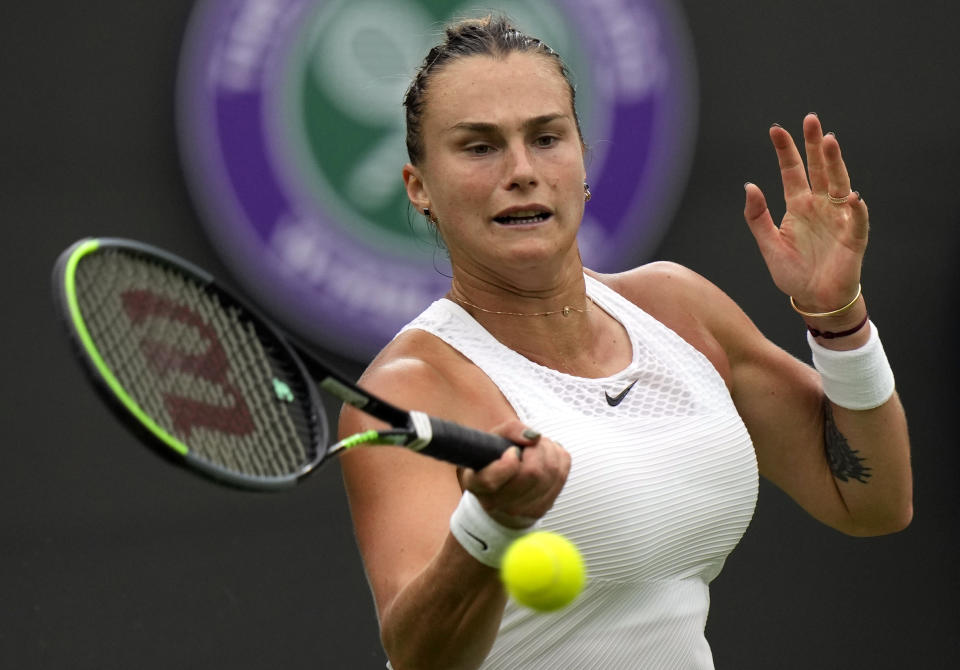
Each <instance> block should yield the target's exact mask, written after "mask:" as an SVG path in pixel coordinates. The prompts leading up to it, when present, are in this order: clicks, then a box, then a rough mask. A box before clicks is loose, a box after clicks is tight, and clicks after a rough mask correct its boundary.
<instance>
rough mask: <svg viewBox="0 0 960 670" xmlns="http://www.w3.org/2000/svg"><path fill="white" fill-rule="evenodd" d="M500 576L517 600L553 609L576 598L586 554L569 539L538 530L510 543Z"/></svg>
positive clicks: (579, 588) (581, 583)
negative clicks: (582, 554)
mask: <svg viewBox="0 0 960 670" xmlns="http://www.w3.org/2000/svg"><path fill="white" fill-rule="evenodd" d="M500 579H501V580H502V581H503V585H504V586H505V587H506V589H507V593H509V594H510V596H511V597H513V599H514V600H516V601H517V602H518V603H521V604H522V605H526V606H527V607H530V608H532V609H535V610H539V611H541V612H550V611H552V610H558V609H560V608H561V607H565V606H567V605H569V604H570V603H571V602H573V600H574V598H576V597H577V595H578V594H579V593H580V591H581V589H583V583H584V581H585V579H586V576H585V574H584V567H583V558H582V557H581V556H580V552H579V551H578V550H577V547H576V546H575V545H574V544H573V543H572V542H571V541H570V540H568V539H567V538H565V537H563V536H562V535H557V534H556V533H551V532H549V531H545V530H539V531H534V532H532V533H529V534H527V535H524V536H523V537H521V538H520V539H518V540H515V541H514V542H513V544H511V545H510V546H509V547H507V552H506V553H505V554H504V556H503V562H502V563H501V564H500Z"/></svg>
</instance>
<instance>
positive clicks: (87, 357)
mask: <svg viewBox="0 0 960 670" xmlns="http://www.w3.org/2000/svg"><path fill="white" fill-rule="evenodd" d="M109 248H113V249H118V250H121V251H124V252H128V253H132V254H134V255H137V254H139V255H143V256H145V257H152V258H157V259H159V260H161V261H163V262H165V263H169V264H170V265H171V266H173V267H175V268H176V269H177V270H178V271H181V272H183V273H184V274H185V275H187V276H188V277H190V278H191V279H193V280H194V281H196V282H198V283H199V284H200V285H201V286H202V287H203V288H204V289H205V290H208V291H211V292H214V293H216V294H217V295H218V296H219V297H220V298H221V300H223V302H224V303H225V304H230V303H233V304H234V305H236V306H237V307H238V308H239V309H241V310H243V311H244V312H245V313H246V314H247V315H249V316H248V317H247V318H249V320H250V321H252V322H254V323H255V324H256V327H257V329H258V332H260V333H267V334H268V335H269V337H270V338H271V339H272V340H273V344H275V345H276V346H278V347H279V348H281V349H283V350H284V353H285V354H286V355H287V356H288V358H289V362H290V363H291V364H292V365H293V367H294V369H295V370H296V373H297V374H298V375H299V376H300V377H301V378H302V379H303V382H304V384H303V386H304V388H305V389H306V390H307V393H308V394H309V399H308V401H307V403H308V406H309V407H310V408H311V411H312V416H311V417H310V419H311V420H312V421H313V422H314V424H315V426H316V430H315V433H316V436H317V438H316V439H315V440H314V443H313V444H312V445H309V446H310V448H311V449H312V451H313V456H312V458H310V459H309V460H308V461H307V462H305V463H304V464H303V465H302V466H301V467H299V468H298V469H296V470H295V471H293V472H291V473H288V474H286V475H282V476H273V477H268V476H253V475H246V474H243V473H240V472H237V471H234V470H229V469H226V468H222V467H220V466H218V465H216V464H214V463H211V462H209V461H207V460H206V459H204V458H200V457H198V456H195V455H194V454H193V452H192V450H191V449H190V447H188V446H187V445H186V444H185V443H184V442H183V441H182V440H180V439H178V438H177V437H175V436H174V435H171V434H170V433H169V432H168V431H167V430H165V429H164V428H163V427H161V426H160V425H159V424H157V422H156V421H155V420H154V419H153V418H152V417H150V415H149V414H147V413H146V412H145V411H144V410H143V409H142V408H141V407H140V406H139V405H138V404H137V402H136V400H134V399H133V398H132V397H131V396H130V394H129V393H127V392H126V390H125V389H124V387H123V385H122V384H121V383H120V381H119V380H118V379H117V378H116V376H115V375H114V374H113V372H112V371H111V369H110V367H109V365H107V363H106V361H105V360H104V359H103V356H102V354H101V353H100V351H99V349H98V348H97V346H96V344H95V343H94V342H93V338H92V337H91V335H90V332H89V330H88V329H87V326H86V323H85V320H84V317H83V314H82V312H81V310H80V305H79V301H78V299H77V294H76V271H77V266H78V265H79V263H80V261H81V260H82V259H83V258H84V257H85V256H87V255H88V254H91V253H96V252H97V251H103V250H105V249H109ZM53 289H54V301H55V302H56V304H57V305H58V307H59V309H58V312H59V315H60V318H61V321H62V322H63V324H64V326H65V328H66V330H67V332H68V334H69V339H70V341H71V344H72V345H73V347H72V348H73V351H74V354H75V355H76V357H77V358H78V359H80V360H81V361H82V365H81V367H82V368H83V370H84V372H85V373H86V374H87V377H88V378H89V379H90V380H91V381H92V382H93V386H94V388H95V389H96V390H97V392H98V393H99V395H100V396H101V398H103V399H104V400H105V402H106V404H107V406H108V407H109V408H110V409H111V410H112V411H113V414H114V415H115V416H117V417H118V418H119V419H120V421H121V423H123V424H124V425H125V426H127V427H128V428H129V429H131V430H133V432H134V433H135V435H136V436H138V437H139V438H140V439H141V440H142V441H145V442H146V443H147V444H149V445H150V446H151V447H154V451H156V452H157V453H159V454H160V455H162V456H164V457H165V458H167V459H168V460H173V461H174V462H177V463H178V464H181V465H188V466H189V467H190V468H192V469H194V470H196V471H198V472H200V473H201V474H203V475H206V476H208V477H210V478H212V479H214V480H216V481H217V482H219V483H223V484H228V485H230V486H235V487H239V488H244V489H251V490H258V491H271V490H281V489H288V488H291V487H293V486H295V485H296V484H297V483H298V482H299V481H300V480H301V479H303V478H304V477H306V476H307V475H308V474H310V473H311V472H312V471H313V470H315V469H316V468H317V466H319V465H320V464H321V463H322V462H323V461H324V460H326V458H327V448H326V443H327V442H328V441H329V433H330V429H329V423H328V421H327V415H326V412H325V411H324V409H323V404H322V401H321V399H320V395H319V393H318V392H317V389H316V386H315V381H314V379H313V377H312V376H311V373H310V372H309V371H308V370H307V367H306V366H305V365H304V362H303V360H302V359H301V357H300V356H299V355H298V354H297V352H296V351H295V350H294V348H293V347H292V346H291V345H290V344H289V343H288V341H287V338H286V337H285V335H284V334H281V333H280V332H279V331H278V330H277V329H276V328H275V327H274V326H273V325H272V324H271V322H270V321H269V320H268V319H267V318H265V317H264V316H263V315H262V314H261V313H260V312H259V310H257V309H255V308H254V307H252V306H251V305H250V304H249V303H247V302H246V301H244V300H243V299H241V298H240V297H239V296H237V295H236V294H234V293H233V292H232V291H230V290H229V289H227V288H226V287H224V286H223V285H222V284H221V283H220V282H219V281H217V280H216V279H215V278H214V277H213V276H212V275H210V274H209V273H207V272H206V271H204V270H203V269H201V268H199V267H197V266H196V265H194V264H193V263H191V262H189V261H187V260H185V259H183V258H181V257H179V256H176V255H175V254H172V253H169V252H167V251H165V250H163V249H159V248H157V247H154V246H152V245H149V244H145V243H142V242H137V241H135V240H129V239H124V238H117V237H99V238H84V239H81V240H78V241H77V242H75V243H74V244H72V245H70V246H69V247H68V248H67V249H65V250H64V251H63V253H61V254H60V256H59V257H58V259H57V261H56V263H55V264H54V268H53ZM262 337H263V335H262V334H261V338H262Z"/></svg>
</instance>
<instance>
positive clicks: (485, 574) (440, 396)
mask: <svg viewBox="0 0 960 670" xmlns="http://www.w3.org/2000/svg"><path fill="white" fill-rule="evenodd" d="M420 339H422V337H421V338H420ZM421 344H422V343H421ZM417 348H418V349H419V350H420V351H423V347H422V346H419V347H417ZM451 372H452V371H451V370H449V369H447V368H446V366H445V365H444V364H443V363H442V362H441V363H440V364H439V366H438V365H430V364H426V363H425V362H424V361H423V359H422V358H412V357H404V356H388V357H387V359H386V360H378V361H377V362H375V363H374V365H373V366H371V368H370V369H369V370H368V371H367V373H366V374H365V376H364V379H363V383H364V385H365V387H366V388H369V389H370V390H371V391H373V392H374V393H376V394H377V395H380V396H382V397H384V398H385V399H387V400H389V401H391V402H396V403H397V404H399V405H401V406H404V407H409V408H414V409H419V410H421V411H425V412H427V413H429V414H431V415H434V416H438V417H440V418H445V419H450V420H454V421H459V422H461V423H464V424H466V425H471V426H473V427H476V428H480V429H486V430H490V429H491V428H492V427H493V426H498V427H497V429H496V432H498V433H499V434H501V435H504V436H505V437H507V438H508V439H510V440H512V441H514V442H515V443H516V444H518V445H522V446H523V447H524V449H523V458H522V460H521V459H520V458H518V455H519V452H518V451H517V450H509V451H508V452H507V453H506V454H504V456H503V457H502V458H501V459H500V460H499V461H497V462H495V463H493V464H491V465H489V466H487V467H486V468H484V469H483V470H481V471H479V472H476V473H474V472H472V471H465V472H463V473H460V476H459V477H458V472H457V469H456V468H455V467H454V466H452V465H450V464H448V463H444V462H441V461H437V460H434V459H431V458H429V457H426V456H422V455H419V454H415V453H411V452H408V451H406V450H403V449H400V448H382V447H376V448H370V449H362V448H361V449H359V450H356V451H354V452H348V453H346V454H344V455H343V456H342V457H341V464H342V468H343V474H344V480H345V483H346V489H347V494H348V496H349V500H350V508H351V513H352V515H353V520H354V526H355V530H356V536H357V542H358V545H359V548H360V552H361V554H362V556H363V559H364V565H365V567H366V571H367V576H368V580H369V582H370V585H371V588H372V590H373V594H374V599H375V601H376V605H377V612H378V616H379V620H380V631H381V639H382V642H383V645H384V649H385V650H386V652H387V655H388V657H389V658H390V660H391V664H392V665H393V667H394V668H395V669H396V670H411V669H416V668H440V667H442V668H475V667H478V666H479V665H480V664H481V663H482V661H483V659H484V658H485V657H486V655H487V653H488V652H489V650H490V647H491V646H492V644H493V641H494V639H495V637H496V634H497V630H498V627H499V624H500V619H501V617H502V614H503V608H504V605H505V603H506V595H505V593H504V590H503V587H502V585H501V583H500V579H499V575H498V572H497V570H496V569H494V568H491V567H488V566H486V565H484V564H482V563H480V562H479V561H478V560H477V559H475V558H473V556H471V555H470V554H469V553H467V551H465V550H464V549H463V547H462V546H461V545H460V544H459V543H458V542H457V540H456V539H455V538H454V537H453V535H452V534H451V533H450V516H451V514H452V513H453V511H454V509H455V508H456V507H457V505H458V503H459V502H460V499H461V496H462V488H461V481H462V484H463V487H464V488H466V489H467V490H472V491H473V492H474V493H476V494H477V497H478V499H479V500H480V501H481V504H482V505H483V506H484V508H485V509H486V510H487V511H488V513H489V514H490V516H491V517H493V518H496V519H497V520H498V521H499V522H500V523H501V524H503V525H505V526H514V527H523V526H525V525H529V524H530V523H532V521H533V520H535V519H537V518H539V517H540V516H542V515H543V514H544V513H545V512H546V511H547V510H548V509H549V508H550V506H551V505H552V504H553V500H554V499H555V498H556V496H557V494H559V491H560V489H561V488H562V486H563V482H564V481H565V479H566V474H567V472H568V470H569V463H570V461H569V456H568V455H567V454H566V452H565V451H563V450H562V448H560V447H558V446H557V445H556V444H554V443H553V442H551V441H550V440H548V439H546V438H537V439H530V437H529V433H528V434H527V435H526V436H525V435H524V429H525V427H524V426H523V425H521V424H520V422H519V421H517V420H516V418H515V416H512V412H510V411H509V406H508V405H506V403H505V401H503V400H502V398H500V397H499V395H498V394H497V393H496V388H495V387H494V386H493V385H492V383H490V382H489V380H487V381H486V383H487V385H486V386H485V385H484V384H483V383H482V381H480V383H476V382H477V381H478V380H476V379H474V380H473V381H472V382H471V383H464V382H465V381H466V380H465V379H464V378H463V375H462V374H450V373H451ZM458 372H463V370H460V369H458ZM468 374H475V373H468ZM511 416H512V418H511ZM371 425H373V422H372V421H371V419H370V418H369V417H367V416H366V415H363V414H362V413H360V412H358V411H356V410H353V409H351V408H345V409H344V411H343V413H342V416H341V421H340V434H341V435H348V434H352V433H354V432H358V431H361V430H365V429H367V428H368V427H370V426H371Z"/></svg>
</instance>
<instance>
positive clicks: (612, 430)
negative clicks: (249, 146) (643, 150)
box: [340, 18, 912, 670]
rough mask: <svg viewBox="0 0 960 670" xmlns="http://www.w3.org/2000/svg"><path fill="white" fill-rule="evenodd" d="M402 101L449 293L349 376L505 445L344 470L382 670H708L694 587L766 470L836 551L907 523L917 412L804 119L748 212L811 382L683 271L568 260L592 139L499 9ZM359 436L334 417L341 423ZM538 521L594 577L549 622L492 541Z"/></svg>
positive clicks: (557, 66) (354, 420) (721, 555)
mask: <svg viewBox="0 0 960 670" xmlns="http://www.w3.org/2000/svg"><path fill="white" fill-rule="evenodd" d="M405 106H406V115H407V144H408V149H409V157H410V162H409V163H408V164H407V165H406V166H404V168H403V179H404V181H405V184H406V189H407V193H408V195H409V198H410V202H411V203H412V204H413V206H414V207H415V208H416V211H417V212H419V213H422V214H423V216H425V217H426V218H427V219H429V221H430V222H432V224H433V225H435V226H436V227H437V229H438V230H439V232H440V234H441V235H442V236H443V240H444V242H445V244H446V247H447V249H448V250H449V254H450V260H451V263H452V267H453V276H452V282H451V286H450V291H449V293H447V295H446V297H445V298H443V299H441V300H439V301H437V302H436V303H434V304H433V305H430V306H429V307H427V308H426V310H425V311H424V312H423V313H422V314H421V315H420V316H419V317H418V318H417V319H416V320H414V321H413V322H412V323H410V324H409V325H408V326H407V327H406V328H404V329H403V330H402V331H401V332H400V333H399V334H398V335H397V336H396V338H395V339H394V340H393V341H392V342H391V343H390V344H389V345H388V346H387V347H386V348H385V349H384V350H383V351H382V352H381V353H380V355H379V356H378V357H377V358H376V359H375V360H374V361H373V362H372V364H371V365H370V366H369V368H368V369H367V371H366V372H365V374H364V376H363V379H362V383H363V384H364V385H366V387H367V388H369V389H370V390H371V391H373V392H374V393H376V394H379V395H381V396H383V397H385V398H386V399H387V400H390V401H394V402H396V403H397V404H399V405H402V406H405V407H409V408H412V409H419V410H423V411H426V412H429V413H430V414H432V415H435V416H439V417H441V418H448V419H453V420H455V421H458V422H461V423H463V424H466V425H470V426H473V427H476V428H480V429H484V430H489V431H493V432H496V433H498V434H500V435H503V436H506V437H507V438H509V439H510V440H512V441H514V442H515V443H516V444H517V445H518V449H516V450H510V451H508V452H507V453H505V454H504V456H503V457H502V458H501V459H499V460H498V461H496V462H494V463H492V464H491V465H489V466H487V467H486V468H484V469H483V470H481V471H477V472H475V471H471V470H460V471H458V470H457V469H456V468H455V467H454V466H451V465H449V464H446V463H444V462H440V461H437V460H434V459H430V458H424V457H422V456H418V455H417V454H413V453H409V452H406V451H404V450H401V449H395V450H394V449H370V450H356V451H354V452H351V453H348V454H346V455H345V456H344V457H343V460H342V465H343V471H344V477H345V481H346V486H347V490H348V494H349V498H350V505H351V509H352V514H353V518H354V523H355V527H356V536H357V540H358V543H359V548H360V551H361V553H362V556H363V559H364V562H365V566H366V571H367V574H368V577H369V581H370V584H371V587H372V590H373V595H374V598H375V601H376V607H377V612H378V614H379V622H380V629H381V637H382V641H383V645H384V648H385V649H386V652H387V655H388V657H389V659H390V662H391V663H392V667H393V668H395V670H413V669H434V670H439V669H443V670H450V669H452V668H484V669H493V668H509V669H511V670H517V669H524V670H531V669H550V670H555V669H556V668H603V669H604V670H614V669H617V668H645V669H651V668H671V669H677V668H686V669H706V668H712V667H713V661H712V656H711V651H710V647H709V645H708V643H707V641H706V639H705V637H704V626H705V623H706V618H707V609H708V603H709V593H708V584H709V583H710V581H711V580H712V579H713V578H714V577H716V575H717V574H718V572H719V571H720V569H721V567H722V565H723V562H724V560H725V558H726V556H727V555H728V554H729V552H730V551H731V550H732V549H733V548H734V546H735V545H736V544H737V542H738V541H739V539H740V537H741V536H742V534H743V532H744V530H745V529H746V527H747V525H748V523H749V521H750V518H751V515H752V514H753V510H754V505H755V502H756V497H757V479H758V473H759V474H762V475H763V476H764V477H766V478H767V479H769V480H770V481H772V482H773V483H774V484H776V485H777V486H779V487H780V488H781V489H783V491H785V492H786V493H787V494H788V495H789V496H791V497H792V498H793V499H794V500H796V502H797V503H799V504H800V505H801V506H802V507H803V508H804V509H805V510H807V512H809V513H810V514H811V515H812V516H813V517H814V518H816V519H818V520H820V521H822V522H823V523H825V524H826V525H828V526H830V527H832V528H835V529H837V530H840V531H842V532H844V533H847V534H850V535H857V536H861V535H877V534H884V533H891V532H895V531H898V530H900V529H902V528H904V527H905V526H906V525H907V524H908V523H909V522H910V519H911V515H912V485H911V474H910V462H909V441H908V435H907V429H906V423H905V418H904V413H903V409H902V407H901V405H900V402H899V400H898V398H897V395H896V393H895V391H894V379H893V374H892V372H891V370H890V366H889V364H888V362H887V359H886V357H885V355H884V352H883V348H882V346H881V343H880V340H879V336H878V331H877V327H876V326H875V325H874V324H873V323H872V322H871V321H870V319H869V318H868V316H867V306H866V302H865V299H864V292H863V291H861V287H860V270H861V263H862V260H863V255H864V251H865V249H866V245H867V231H868V216H867V205H866V203H865V202H864V201H863V200H862V199H861V197H860V195H859V194H858V193H857V192H855V191H851V185H850V178H849V176H848V174H847V170H846V168H845V166H844V162H843V159H842V157H841V152H840V147H839V145H838V143H837V140H836V138H835V137H834V136H832V135H829V134H828V135H824V134H823V132H822V129H821V125H820V121H819V120H818V118H817V117H816V116H815V115H808V116H807V117H805V118H804V120H803V140H804V148H805V154H806V167H804V160H803V157H802V156H801V154H800V152H799V150H798V149H797V147H796V145H795V143H794V141H793V139H792V137H791V136H790V134H789V133H788V132H787V131H786V130H784V129H783V128H780V127H779V126H775V127H773V128H771V129H770V131H769V135H770V139H771V140H772V143H773V147H774V150H775V152H776V155H777V158H778V159H779V163H780V168H781V174H782V180H783V190H784V195H785V197H786V204H787V211H786V214H785V216H784V217H783V219H782V221H781V222H780V224H779V226H778V225H776V224H775V223H774V220H773V218H772V215H771V212H770V211H769V210H768V209H767V205H766V201H765V198H764V195H763V193H762V192H761V190H760V189H759V188H758V187H757V186H755V185H752V184H747V185H746V187H745V188H746V196H745V202H746V204H745V210H744V214H745V218H746V222H747V224H748V225H749V227H750V229H751V231H752V232H753V234H754V236H755V237H756V241H757V244H758V245H759V248H760V251H761V253H762V255H763V258H764V259H765V261H766V264H767V267H768V268H769V270H770V274H771V276H772V279H773V281H774V283H775V284H776V285H777V287H778V288H779V289H780V290H782V291H783V293H784V294H785V297H784V302H783V308H785V309H790V308H791V305H792V307H793V309H794V310H796V311H797V312H798V313H799V315H800V317H801V318H802V320H803V321H802V323H803V324H805V325H806V327H807V328H808V329H809V330H808V340H809V343H810V347H811V349H812V360H813V363H814V366H813V367H811V366H809V365H807V364H805V363H803V362H801V361H799V360H797V359H795V358H793V357H791V356H790V355H788V354H787V353H785V352H784V351H783V350H781V349H780V348H778V347H777V346H776V345H775V344H773V343H771V342H770V341H768V340H767V339H766V338H764V336H763V335H762V334H761V333H760V332H759V331H758V330H757V328H756V327H755V326H754V325H753V323H752V322H751V321H750V319H749V318H748V317H747V316H746V315H745V314H744V313H743V312H742V311H741V310H740V309H739V308H738V307H737V305H736V304H734V302H733V301H732V300H731V299H730V298H729V297H727V296H726V295H725V294H724V293H723V292H722V291H721V290H720V289H718V288H717V287H716V286H714V285H712V284H711V283H710V282H708V281H706V280H705V279H704V278H702V277H700V276H699V275H697V274H695V273H694V272H692V271H690V270H688V269H686V268H684V267H680V266H678V265H675V264H672V263H665V262H657V263H652V264H649V265H644V266H642V267H638V268H634V269H631V270H628V271H626V272H623V273H622V274H614V275H603V274H598V273H596V272H593V271H590V270H588V269H585V268H584V267H583V266H582V264H581V260H580V254H579V252H578V248H577V229H578V227H579V225H580V221H581V218H582V216H583V213H584V208H585V207H588V206H589V204H588V201H589V200H590V196H591V194H590V191H589V187H588V186H587V170H586V168H585V164H584V152H585V146H584V142H583V138H582V136H581V132H580V128H579V122H578V120H577V114H576V111H575V106H574V91H573V87H572V86H571V84H570V82H569V79H568V77H567V73H566V68H565V67H564V64H563V63H562V61H561V59H560V57H559V56H558V55H557V54H556V53H554V52H553V51H552V50H551V49H550V48H549V47H547V46H546V45H545V44H543V43H542V42H540V41H538V40H536V39H534V38H532V37H529V36H526V35H524V34H522V33H520V32H518V31H516V30H514V29H513V28H512V27H511V26H510V25H509V24H508V23H507V22H505V21H504V20H502V19H499V18H493V19H484V20H470V21H465V22H461V23H457V24H455V25H452V26H450V27H449V28H448V30H447V31H446V39H445V41H444V42H443V43H442V44H439V45H438V46H436V47H435V48H434V49H432V50H431V51H430V53H429V54H428V55H427V57H426V59H425V60H424V62H423V64H422V66H421V68H420V69H419V70H418V72H417V74H416V76H415V78H414V80H413V82H412V84H411V85H410V88H409V91H408V93H407V96H406V100H405ZM637 159H638V160H641V159H642V157H640V156H638V157H637ZM786 296H789V299H787V297H786ZM778 307H779V306H778ZM798 327H802V326H801V322H800V321H799V319H798ZM373 421H374V420H373V419H371V418H370V417H368V416H366V415H364V414H362V413H360V412H357V411H355V410H352V409H350V408H345V409H344V411H343V414H342V418H341V423H340V431H341V433H342V434H343V435H348V434H352V433H355V432H357V431H360V430H363V429H365V428H368V427H370V426H372V425H374V424H373ZM521 448H522V451H521ZM534 526H539V527H542V528H546V529H550V530H554V531H557V532H560V533H562V534H564V535H566V536H567V537H568V538H570V539H571V540H572V541H574V542H575V543H576V544H577V545H578V546H579V547H580V549H581V551H582V552H583V555H584V558H585V561H586V564H587V566H588V579H589V581H588V584H587V586H586V588H585V590H584V592H583V593H582V594H581V596H580V597H579V598H578V599H577V600H576V601H575V602H574V603H573V604H572V605H570V606H569V607H567V608H565V609H563V610H561V611H559V612H555V613H551V614H542V613H535V612H533V611H531V610H527V609H524V608H522V607H520V606H517V605H515V604H514V603H512V602H508V600H507V597H506V595H505V593H504V590H503V588H502V586H501V583H500V581H499V579H498V572H497V567H498V565H499V561H500V556H501V554H502V552H503V550H504V548H505V547H506V546H507V545H508V544H509V543H510V542H511V540H512V539H514V538H516V537H518V536H519V535H522V534H523V533H525V532H527V531H528V530H529V529H530V528H531V527H534Z"/></svg>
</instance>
